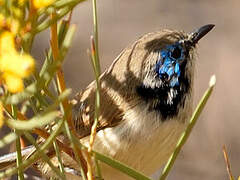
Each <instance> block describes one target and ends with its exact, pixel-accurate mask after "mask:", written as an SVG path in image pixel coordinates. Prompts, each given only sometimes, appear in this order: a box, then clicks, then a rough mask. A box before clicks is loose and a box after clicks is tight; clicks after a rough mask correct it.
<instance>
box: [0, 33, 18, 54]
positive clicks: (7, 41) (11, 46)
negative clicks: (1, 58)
mask: <svg viewBox="0 0 240 180" xmlns="http://www.w3.org/2000/svg"><path fill="white" fill-rule="evenodd" d="M13 52H16V49H15V42H14V35H13V33H11V32H9V31H5V32H3V33H2V34H1V36H0V55H3V54H8V53H13Z"/></svg>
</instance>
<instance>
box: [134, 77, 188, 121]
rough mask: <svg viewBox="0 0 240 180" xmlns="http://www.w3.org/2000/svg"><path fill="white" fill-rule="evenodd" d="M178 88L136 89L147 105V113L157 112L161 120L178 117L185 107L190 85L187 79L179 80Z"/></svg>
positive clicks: (142, 87) (142, 86) (145, 87)
mask: <svg viewBox="0 0 240 180" xmlns="http://www.w3.org/2000/svg"><path fill="white" fill-rule="evenodd" d="M180 82H181V83H180V85H179V86H174V87H170V86H164V87H155V88H152V87H147V86H144V85H141V86H138V87H137V93H138V95H139V96H140V97H141V98H142V99H143V100H144V101H146V103H148V105H149V106H148V107H149V111H157V112H159V113H160V114H161V116H162V120H163V121H164V120H167V119H169V118H173V117H175V116H177V115H178V113H179V109H180V108H184V107H185V103H186V97H187V96H191V89H192V88H191V83H190V79H188V78H181V79H180Z"/></svg>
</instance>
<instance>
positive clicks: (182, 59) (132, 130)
mask: <svg viewBox="0 0 240 180" xmlns="http://www.w3.org/2000/svg"><path fill="white" fill-rule="evenodd" d="M213 27H214V25H212V24H209V25H205V26H203V27H201V28H199V29H198V30H196V31H194V32H193V33H190V34H187V33H184V32H182V31H175V30H161V31H158V32H153V33H148V34H146V35H144V36H142V37H141V38H140V39H138V40H137V41H136V42H134V43H133V44H131V45H130V46H129V47H127V48H126V49H124V50H123V51H122V52H121V54H120V55H119V56H118V57H117V58H116V60H115V61H114V62H113V63H112V65H111V66H110V67H109V68H108V69H107V70H106V71H105V72H104V73H103V74H102V75H101V76H100V84H101V85H100V94H101V106H100V116H99V123H98V126H97V135H96V140H95V143H94V146H93V149H94V150H95V151H98V152H100V153H103V154H105V155H108V156H111V157H112V158H114V159H116V160H118V161H121V162H123V163H125V164H127V165H128V166H130V167H132V168H134V169H136V170H138V171H140V172H142V173H144V174H146V175H152V174H153V173H154V172H156V171H157V170H158V169H159V168H160V167H161V165H163V163H165V162H166V161H167V159H168V158H169V156H170V155H171V153H172V152H173V150H174V148H175V146H176V143H177V141H178V139H179V137H180V135H181V133H182V132H183V131H184V129H185V128H186V125H187V121H188V120H189V119H190V116H191V115H192V102H193V99H192V93H193V79H194V78H193V77H194V65H195V58H196V44H197V43H198V41H199V40H200V39H201V38H202V37H203V36H204V35H206V34H207V33H208V32H209V31H210V30H211V29H212V28H213ZM95 91H96V83H95V82H92V83H91V84H90V85H89V86H88V87H87V88H86V90H85V91H83V92H82V93H79V94H77V95H76V97H75V98H74V101H73V102H74V106H73V118H74V119H73V122H74V125H75V128H76V131H77V132H78V135H79V137H81V138H80V141H81V143H83V144H85V145H86V146H87V145H88V142H89V135H90V133H91V126H92V124H93V119H94V106H95ZM62 158H63V162H64V163H65V166H68V167H69V168H70V169H73V170H74V172H77V171H79V167H78V166H77V164H76V163H75V162H74V161H73V160H71V158H70V157H68V156H67V155H66V154H64V153H63V156H62ZM64 158H65V159H64ZM67 159H68V160H67ZM101 166H102V167H101V169H102V173H103V178H104V179H105V180H125V179H128V177H127V176H126V175H124V174H122V173H121V172H118V171H117V170H115V169H113V168H111V167H109V166H107V165H104V164H101ZM38 168H39V169H41V171H42V172H43V174H48V176H52V175H53V174H54V173H51V172H50V169H49V168H48V165H46V164H45V163H39V164H38ZM74 174H75V175H74ZM67 177H68V179H70V178H72V180H73V179H81V178H80V176H79V175H77V174H76V173H73V174H71V173H68V174H67Z"/></svg>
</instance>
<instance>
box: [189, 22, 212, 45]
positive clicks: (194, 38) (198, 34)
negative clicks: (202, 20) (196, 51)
mask: <svg viewBox="0 0 240 180" xmlns="http://www.w3.org/2000/svg"><path fill="white" fill-rule="evenodd" d="M214 26H215V25H214V24H207V25H205V26H202V27H200V28H199V29H198V30H196V31H194V32H193V33H191V34H190V39H189V40H190V42H191V44H192V45H195V44H196V43H197V42H198V41H199V40H200V39H201V38H202V37H203V36H205V35H206V34H207V33H208V32H209V31H211V30H212V28H213V27H214Z"/></svg>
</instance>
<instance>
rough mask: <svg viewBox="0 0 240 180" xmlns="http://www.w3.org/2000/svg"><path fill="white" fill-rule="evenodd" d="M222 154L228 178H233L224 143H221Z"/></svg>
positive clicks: (232, 179)
mask: <svg viewBox="0 0 240 180" xmlns="http://www.w3.org/2000/svg"><path fill="white" fill-rule="evenodd" d="M223 156H224V160H225V163H226V166H227V172H228V177H229V179H230V180H234V178H233V175H232V171H231V167H230V163H229V158H228V154H227V150H226V146H225V145H223Z"/></svg>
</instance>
